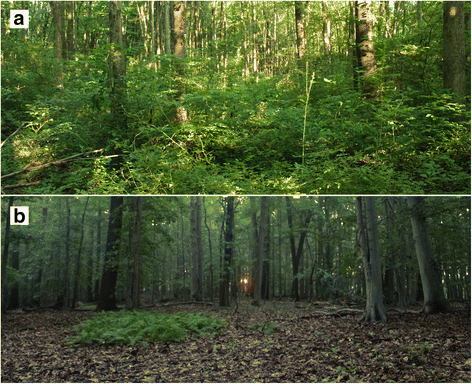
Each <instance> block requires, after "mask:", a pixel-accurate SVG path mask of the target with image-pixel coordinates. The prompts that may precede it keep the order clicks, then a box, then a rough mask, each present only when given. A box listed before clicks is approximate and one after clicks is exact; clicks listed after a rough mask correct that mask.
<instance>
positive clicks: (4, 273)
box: [1, 196, 15, 313]
mask: <svg viewBox="0 0 472 384" xmlns="http://www.w3.org/2000/svg"><path fill="white" fill-rule="evenodd" d="M14 200H15V197H14V196H10V198H9V200H8V208H7V209H8V211H7V214H6V219H7V222H6V224H5V237H4V240H3V242H4V243H3V252H2V257H1V259H2V267H1V268H2V276H1V277H2V293H1V295H2V303H1V306H2V313H4V312H5V310H6V303H7V301H6V291H5V288H6V284H5V283H6V276H7V264H8V252H9V247H10V207H11V206H12V205H13V201H14Z"/></svg>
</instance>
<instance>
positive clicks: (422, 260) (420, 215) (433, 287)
mask: <svg viewBox="0 0 472 384" xmlns="http://www.w3.org/2000/svg"><path fill="white" fill-rule="evenodd" d="M408 207H409V208H410V212H411V225H412V227H413V240H414V242H415V249H416V256H417V258H418V264H419V268H420V276H421V283H422V286H423V297H424V298H423V300H424V308H423V310H424V312H425V313H438V312H447V311H448V310H449V304H448V302H447V300H446V298H445V297H444V291H443V286H442V282H441V277H440V274H439V271H438V268H437V265H436V262H435V261H434V257H433V250H432V248H431V243H430V241H429V236H428V229H427V225H426V215H425V213H424V210H423V198H422V197H420V196H409V197H408Z"/></svg>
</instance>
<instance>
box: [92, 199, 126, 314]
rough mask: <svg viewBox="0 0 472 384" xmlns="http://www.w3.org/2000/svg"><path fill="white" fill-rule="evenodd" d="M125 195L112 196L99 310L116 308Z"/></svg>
mask: <svg viewBox="0 0 472 384" xmlns="http://www.w3.org/2000/svg"><path fill="white" fill-rule="evenodd" d="M122 206H123V196H111V198H110V212H109V215H110V216H109V220H108V234H107V246H106V253H105V265H104V269H103V274H102V280H101V283H100V295H99V298H98V305H97V310H98V311H113V310H116V308H117V307H116V294H115V287H116V279H117V276H118V257H119V240H120V238H121V226H122V216H123V211H122Z"/></svg>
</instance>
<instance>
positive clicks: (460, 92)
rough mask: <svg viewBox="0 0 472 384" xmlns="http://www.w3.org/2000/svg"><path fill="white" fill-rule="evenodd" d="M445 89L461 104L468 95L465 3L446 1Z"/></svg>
mask: <svg viewBox="0 0 472 384" xmlns="http://www.w3.org/2000/svg"><path fill="white" fill-rule="evenodd" d="M443 16H444V24H443V28H444V88H450V89H451V90H452V91H453V92H454V93H455V94H456V96H457V97H458V98H459V100H460V101H461V102H464V97H465V96H466V94H467V93H468V91H467V87H468V83H467V76H466V58H465V27H464V1H444V2H443Z"/></svg>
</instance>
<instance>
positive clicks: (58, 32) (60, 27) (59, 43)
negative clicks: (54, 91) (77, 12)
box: [49, 1, 65, 88]
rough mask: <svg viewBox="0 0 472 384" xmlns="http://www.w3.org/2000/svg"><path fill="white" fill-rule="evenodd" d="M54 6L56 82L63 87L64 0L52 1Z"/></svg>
mask: <svg viewBox="0 0 472 384" xmlns="http://www.w3.org/2000/svg"><path fill="white" fill-rule="evenodd" d="M49 4H51V8H52V18H53V24H54V60H55V61H56V64H55V70H56V83H57V85H56V86H57V87H58V88H63V87H64V85H63V81H64V76H63V73H62V58H63V54H62V50H63V45H64V42H65V29H64V24H65V22H64V4H65V2H62V1H50V2H49Z"/></svg>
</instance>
